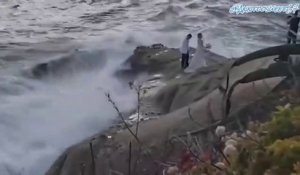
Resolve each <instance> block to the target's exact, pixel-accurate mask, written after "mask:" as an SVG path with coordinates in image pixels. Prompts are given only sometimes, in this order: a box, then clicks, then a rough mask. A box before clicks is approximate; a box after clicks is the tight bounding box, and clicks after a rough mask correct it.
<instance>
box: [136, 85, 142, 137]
mask: <svg viewBox="0 0 300 175" xmlns="http://www.w3.org/2000/svg"><path fill="white" fill-rule="evenodd" d="M136 92H137V103H138V105H137V115H138V119H137V124H136V131H135V134H136V135H137V136H138V131H139V124H140V107H141V85H138V87H137V88H136Z"/></svg>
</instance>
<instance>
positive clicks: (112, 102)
mask: <svg viewBox="0 0 300 175" xmlns="http://www.w3.org/2000/svg"><path fill="white" fill-rule="evenodd" d="M105 95H106V97H107V99H108V102H110V103H111V104H112V106H113V107H114V109H115V110H116V111H117V113H118V115H119V117H120V118H121V120H122V121H123V123H124V125H125V127H126V128H127V130H128V131H129V132H130V133H131V135H132V136H133V137H134V138H135V139H136V141H137V142H138V143H139V144H141V141H140V139H139V138H138V137H137V136H136V135H135V134H134V133H133V132H132V130H131V129H130V127H129V126H128V124H127V122H126V121H125V118H124V116H123V114H122V113H121V112H120V110H119V108H118V106H117V105H116V103H115V102H114V101H113V100H112V98H111V96H110V94H109V93H105Z"/></svg>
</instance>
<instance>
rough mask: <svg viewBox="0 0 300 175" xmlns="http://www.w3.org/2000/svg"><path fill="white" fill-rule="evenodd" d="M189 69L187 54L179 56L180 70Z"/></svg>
mask: <svg viewBox="0 0 300 175" xmlns="http://www.w3.org/2000/svg"><path fill="white" fill-rule="evenodd" d="M187 67H189V54H188V53H187V54H182V55H181V68H182V69H185V68H187Z"/></svg>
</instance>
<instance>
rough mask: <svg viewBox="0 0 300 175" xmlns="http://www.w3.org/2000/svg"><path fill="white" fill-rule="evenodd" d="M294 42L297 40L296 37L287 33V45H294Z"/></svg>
mask: <svg viewBox="0 0 300 175" xmlns="http://www.w3.org/2000/svg"><path fill="white" fill-rule="evenodd" d="M294 32H295V31H294ZM295 33H297V32H295ZM296 40H297V36H296V35H295V34H294V33H292V32H288V38H287V43H288V44H296Z"/></svg>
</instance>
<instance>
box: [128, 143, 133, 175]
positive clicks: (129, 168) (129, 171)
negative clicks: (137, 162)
mask: <svg viewBox="0 0 300 175" xmlns="http://www.w3.org/2000/svg"><path fill="white" fill-rule="evenodd" d="M131 151H132V150H131V142H129V160H128V175H131Z"/></svg>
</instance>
